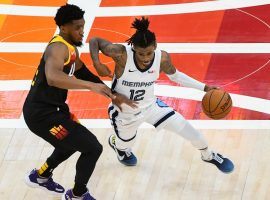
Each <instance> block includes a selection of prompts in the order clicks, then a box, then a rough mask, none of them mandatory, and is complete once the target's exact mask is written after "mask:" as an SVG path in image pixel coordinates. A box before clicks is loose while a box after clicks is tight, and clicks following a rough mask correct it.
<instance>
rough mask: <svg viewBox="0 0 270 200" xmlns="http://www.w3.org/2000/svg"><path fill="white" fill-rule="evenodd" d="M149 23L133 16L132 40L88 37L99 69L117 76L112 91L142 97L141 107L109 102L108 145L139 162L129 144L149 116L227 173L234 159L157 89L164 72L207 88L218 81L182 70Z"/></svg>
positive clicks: (121, 157) (102, 73) (121, 156)
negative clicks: (215, 146)
mask: <svg viewBox="0 0 270 200" xmlns="http://www.w3.org/2000/svg"><path fill="white" fill-rule="evenodd" d="M149 23H150V22H149V20H148V19H147V18H144V17H142V18H141V19H135V21H134V22H133V23H132V28H135V29H136V32H135V33H134V34H133V35H132V37H131V38H130V39H128V40H127V42H128V45H122V44H112V43H111V42H109V41H106V40H104V39H101V38H93V39H91V41H90V45H89V47H90V52H91V57H92V60H93V63H94V66H95V68H96V70H97V72H98V74H99V75H100V76H109V77H113V81H112V88H111V89H112V91H113V92H117V93H120V94H122V95H124V96H126V97H128V98H129V99H131V100H134V101H137V102H138V104H137V108H132V107H129V106H125V105H123V106H122V108H121V109H120V108H118V107H117V106H115V105H114V104H113V103H112V104H110V106H109V110H108V112H109V117H110V120H111V124H112V125H113V127H114V131H115V134H113V135H111V136H110V138H109V144H110V146H111V147H112V148H113V149H114V151H115V152H116V154H117V158H118V160H119V161H120V162H121V163H122V164H124V165H127V166H134V165H136V163H137V158H136V156H135V155H134V154H133V153H132V151H131V147H132V146H133V144H134V142H135V138H136V133H137V130H138V127H139V126H140V125H141V124H142V123H143V122H147V123H149V124H152V125H153V126H154V127H155V128H156V129H157V130H160V129H162V128H164V129H166V130H169V131H172V132H175V133H177V134H179V135H181V136H182V137H184V138H185V139H187V140H189V141H190V142H191V144H192V145H193V146H194V147H195V148H197V149H199V150H200V152H201V157H202V160H203V161H205V162H209V163H212V164H214V165H216V166H217V168H218V169H219V170H221V171H222V172H224V173H230V172H232V171H233V169H234V165H233V163H232V162H231V161H230V160H229V159H228V158H225V157H223V156H222V155H221V154H219V153H216V152H214V151H212V150H210V149H209V148H208V144H207V142H206V140H205V138H204V137H203V135H202V134H201V133H200V132H198V131H197V130H195V129H194V128H193V127H192V126H191V125H190V124H189V122H188V121H186V120H185V119H184V118H183V116H182V115H181V114H179V113H178V112H176V111H174V110H173V108H171V107H169V106H167V105H166V104H165V103H163V102H162V101H161V100H159V99H158V98H157V97H156V96H155V95H154V83H155V81H156V80H157V79H158V77H159V74H160V73H161V72H163V73H165V74H166V75H167V76H168V77H169V79H170V80H172V81H174V82H176V83H179V84H181V85H182V86H184V87H191V88H195V89H198V90H202V91H205V92H207V91H209V90H211V89H213V88H215V87H210V86H207V85H205V84H204V83H201V82H199V81H197V80H195V79H193V78H191V77H189V76H187V75H186V74H183V73H182V72H179V71H178V70H177V69H176V68H175V67H174V66H173V64H172V63H171V59H170V55H169V54H168V53H167V52H165V51H163V50H160V49H158V48H157V43H156V37H155V34H154V33H153V32H151V31H150V30H148V26H149ZM99 50H101V52H102V53H103V54H105V55H106V56H109V57H111V58H112V59H113V60H114V62H115V71H114V75H111V72H110V70H109V68H108V67H107V66H106V65H104V64H102V63H101V62H100V60H99Z"/></svg>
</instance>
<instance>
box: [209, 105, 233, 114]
mask: <svg viewBox="0 0 270 200" xmlns="http://www.w3.org/2000/svg"><path fill="white" fill-rule="evenodd" d="M231 106H232V103H230V105H229V106H228V107H227V109H226V110H224V111H222V112H220V113H217V114H214V115H212V116H216V115H219V114H223V113H225V112H226V111H227V110H228V109H229V108H230V107H231Z"/></svg>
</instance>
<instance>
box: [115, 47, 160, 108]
mask: <svg viewBox="0 0 270 200" xmlns="http://www.w3.org/2000/svg"><path fill="white" fill-rule="evenodd" d="M126 51H127V62H126V66H125V69H124V73H123V74H122V76H121V77H120V78H119V79H116V78H115V77H114V79H113V82H112V89H113V90H114V91H116V92H118V93H120V94H123V95H125V96H126V97H129V98H130V99H131V100H134V101H137V102H138V103H139V104H138V105H137V106H138V108H137V109H133V108H131V107H129V106H127V105H122V109H123V112H124V113H138V112H140V111H141V110H142V109H144V108H146V107H149V106H150V105H151V104H152V103H153V102H155V101H156V96H155V95H154V82H155V81H156V80H157V79H158V77H159V71H160V62H161V51H160V50H159V49H156V50H155V56H154V59H153V61H152V62H151V64H150V65H149V66H148V67H147V68H146V69H143V70H142V69H140V68H139V67H137V65H136V62H135V58H134V56H135V55H134V51H133V50H132V48H131V46H126Z"/></svg>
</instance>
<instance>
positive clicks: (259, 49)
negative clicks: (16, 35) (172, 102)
mask: <svg viewBox="0 0 270 200" xmlns="http://www.w3.org/2000/svg"><path fill="white" fill-rule="evenodd" d="M121 44H124V43H121ZM47 45H48V43H45V42H44V43H42V42H40V43H38V42H0V52H5V53H17V52H19V53H20V52H22V53H24V52H25V53H27V52H29V53H31V52H33V53H43V52H44V50H45V48H46V46H47ZM158 48H160V49H162V50H165V51H167V52H168V53H270V43H158ZM78 49H79V51H80V52H81V53H89V47H88V44H85V45H84V46H83V47H82V48H78Z"/></svg>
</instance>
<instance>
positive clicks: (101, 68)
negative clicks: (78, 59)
mask: <svg viewBox="0 0 270 200" xmlns="http://www.w3.org/2000/svg"><path fill="white" fill-rule="evenodd" d="M94 66H95V68H96V70H97V73H98V75H99V76H102V77H105V76H108V77H110V78H112V77H113V75H112V72H111V70H110V69H109V68H108V66H107V65H105V64H102V63H98V64H94Z"/></svg>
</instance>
